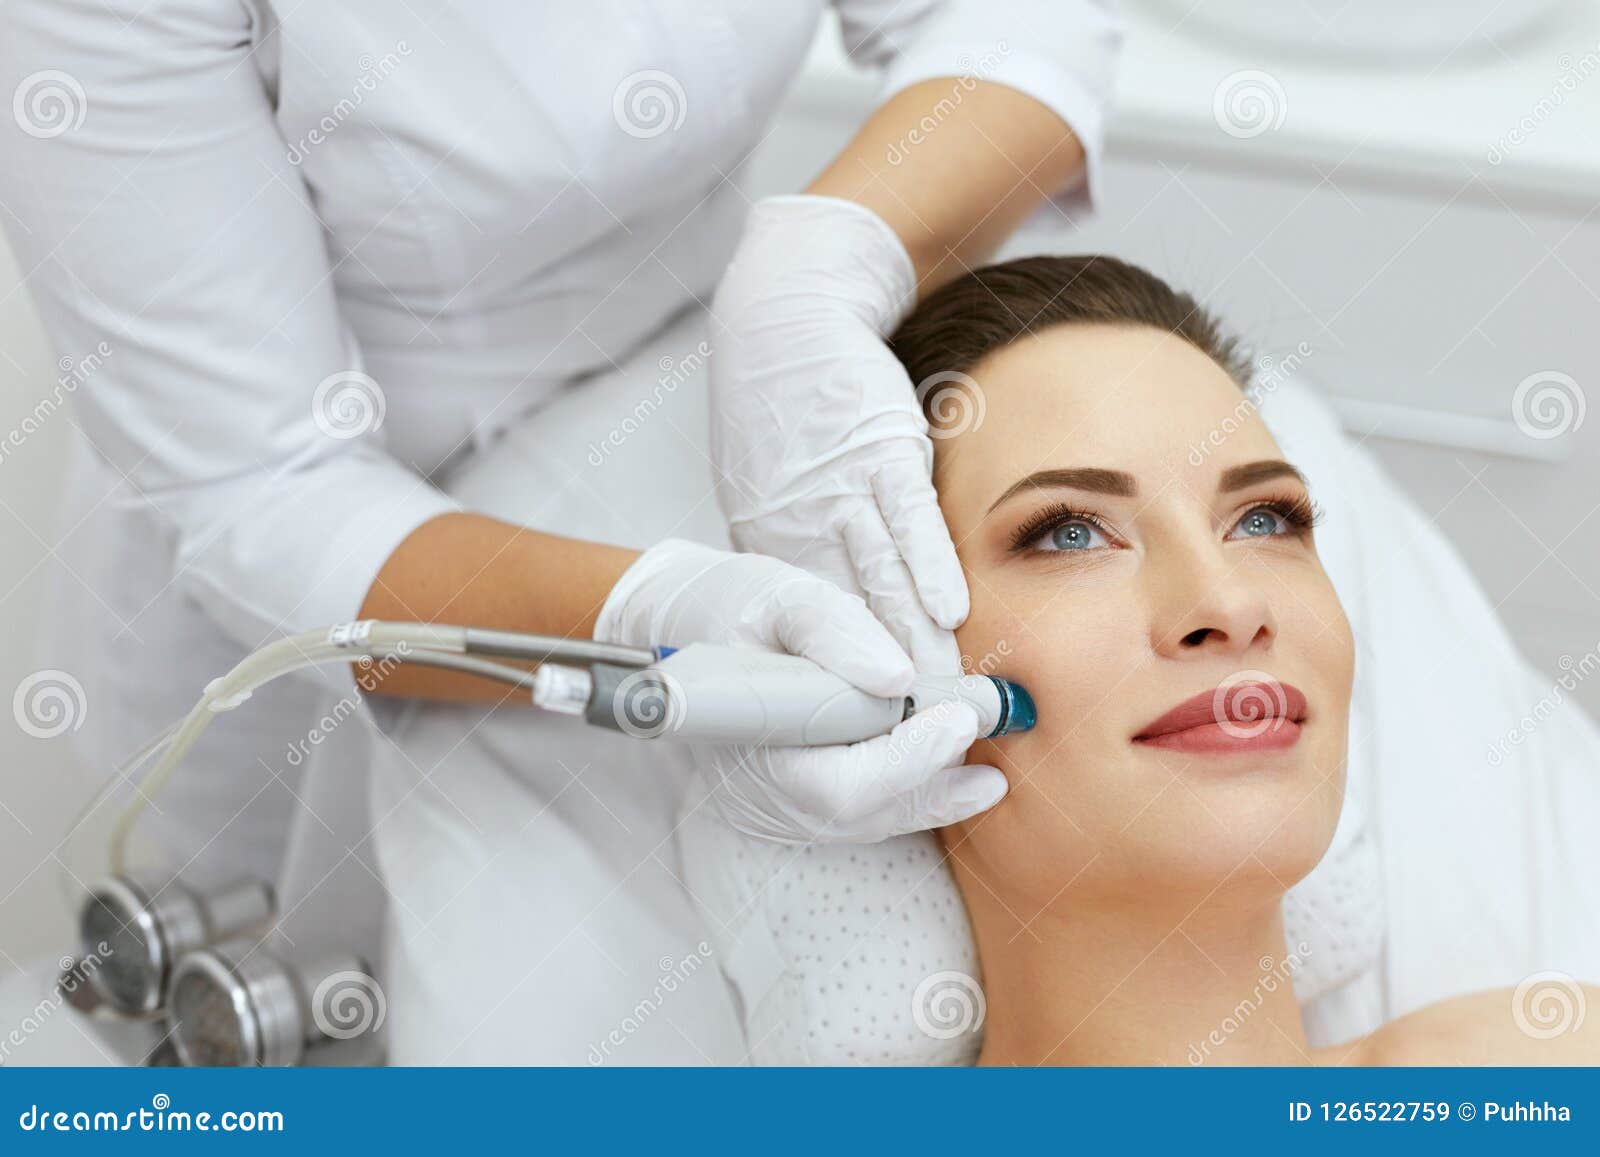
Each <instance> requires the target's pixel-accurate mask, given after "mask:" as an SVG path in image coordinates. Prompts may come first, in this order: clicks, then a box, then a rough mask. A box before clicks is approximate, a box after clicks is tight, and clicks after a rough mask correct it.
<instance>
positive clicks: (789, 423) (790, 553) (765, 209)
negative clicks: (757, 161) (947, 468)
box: [710, 196, 967, 674]
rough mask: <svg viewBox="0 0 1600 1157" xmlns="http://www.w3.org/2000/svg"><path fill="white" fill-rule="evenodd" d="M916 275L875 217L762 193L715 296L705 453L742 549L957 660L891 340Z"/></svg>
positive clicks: (943, 560)
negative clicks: (813, 580)
mask: <svg viewBox="0 0 1600 1157" xmlns="http://www.w3.org/2000/svg"><path fill="white" fill-rule="evenodd" d="M916 292H917V284H916V273H915V270H914V268H913V266H912V263H911V258H910V256H909V255H908V254H907V253H906V250H905V246H904V245H902V244H901V242H900V239H899V238H898V237H896V236H895V234H894V231H893V230H891V229H890V228H889V226H888V225H886V224H885V223H884V222H883V220H882V219H881V218H880V217H878V215H877V214H875V213H873V212H872V211H871V210H870V209H867V208H865V207H863V206H861V205H858V204H856V203H855V202H853V201H845V200H841V199H838V198H835V197H813V196H789V197H769V198H767V199H766V200H764V201H761V202H760V203H758V204H757V205H756V206H755V208H754V209H752V210H751V212H750V217H749V220H748V221H747V223H746V225H745V232H744V237H743V239H742V240H741V241H740V243H739V247H738V249H737V251H736V252H735V253H734V256H733V260H732V262H731V263H730V264H729V266H728V271H727V273H726V274H725V275H724V277H723V280H722V284H721V285H720V286H719V287H718V289H717V293H716V297H715V299H714V300H713V302H712V305H711V314H712V324H713V326H714V327H716V328H715V333H716V337H715V340H714V341H713V343H712V344H713V347H714V351H715V352H714V354H713V356H712V358H711V367H710V383H711V455H712V462H713V464H714V465H715V467H716V471H717V497H718V500H719V502H720V503H721V504H722V509H723V512H724V513H725V514H727V516H728V520H729V522H730V523H731V527H732V534H733V541H734V543H735V545H737V546H738V547H739V549H741V550H749V551H757V552H759V553H762V554H770V555H773V556H775V557H777V558H781V559H784V560H785V561H787V562H792V563H794V564H795V565H796V566H800V567H803V568H804V569H806V570H809V571H811V572H812V573H813V574H819V575H823V576H824V577H826V578H829V579H832V580H833V581H834V582H835V583H837V584H839V585H840V586H842V587H844V588H845V589H846V590H851V591H859V592H860V593H861V594H863V595H864V596H865V598H866V601H867V605H868V606H869V607H871V608H872V610H873V612H874V613H875V614H876V615H877V616H878V618H879V619H881V620H882V621H883V622H884V623H885V624H886V625H887V626H888V627H889V630H890V631H891V632H892V633H893V634H894V636H895V638H896V639H898V640H899V641H900V643H901V645H902V646H904V647H905V648H906V649H907V650H908V651H909V652H910V654H911V657H912V659H913V660H915V662H916V665H917V668H918V669H919V670H922V671H925V672H929V673H938V674H954V673H957V672H958V671H959V670H960V652H959V650H958V649H957V647H956V644H955V639H954V637H953V636H952V635H951V634H950V633H949V632H950V631H951V630H952V629H954V628H955V627H957V626H959V625H960V623H961V621H962V620H963V619H965V618H966V616H967V584H966V579H965V577H964V576H963V575H962V573H961V565H960V563H959V562H958V561H957V560H956V553H955V547H954V546H953V545H952V544H951V541H950V532H949V531H948V530H947V529H946V527H945V524H944V518H943V516H942V515H941V513H940V511H939V505H938V501H937V499H936V498H935V496H934V492H933V485H932V482H931V480H930V470H931V466H932V461H933V445H932V443H931V442H930V441H929V440H928V424H927V420H926V419H925V418H924V417H923V414H922V407H921V405H920V403H919V402H918V399H917V396H916V390H915V387H914V385H913V383H912V382H911V379H910V378H908V377H907V376H906V372H905V369H904V367H902V366H901V365H900V363H899V361H898V360H897V359H896V358H895V356H894V355H893V354H892V353H891V352H890V351H889V348H888V346H887V345H885V344H884V338H885V337H886V336H887V335H888V334H890V333H892V332H893V331H894V328H895V327H896V326H897V325H898V324H899V322H900V320H901V319H902V318H903V317H904V316H905V314H906V313H907V312H908V311H909V310H910V308H911V307H912V305H914V304H915V302H916Z"/></svg>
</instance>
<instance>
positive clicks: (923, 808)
mask: <svg viewBox="0 0 1600 1157" xmlns="http://www.w3.org/2000/svg"><path fill="white" fill-rule="evenodd" d="M1009 789H1010V784H1009V783H1008V781H1007V780H1006V777H1005V773H1004V772H1002V771H1001V770H1000V769H999V768H997V767H990V766H989V765H988V764H982V763H973V764H964V765H962V766H959V767H947V768H945V769H943V770H942V771H938V772H935V773H934V774H933V775H932V776H931V777H929V778H928V780H927V781H926V782H925V783H924V784H923V785H922V786H921V787H919V788H917V789H916V790H914V791H912V792H909V793H907V794H906V795H903V796H901V797H900V799H899V801H897V803H898V806H897V807H896V808H894V809H893V811H892V813H889V812H888V809H886V815H885V820H886V824H885V836H884V838H885V839H887V838H889V837H890V836H903V835H906V834H907V833H909V832H921V831H928V830H930V829H933V828H943V827H949V826H950V825H951V824H958V823H960V822H961V821H962V820H967V819H971V818H972V817H973V816H975V815H980V814H981V813H983V812H986V811H988V810H989V809H990V808H992V807H994V805H995V804H997V803H999V802H1000V801H1001V800H1002V799H1004V798H1005V796H1006V792H1007V791H1008V790H1009Z"/></svg>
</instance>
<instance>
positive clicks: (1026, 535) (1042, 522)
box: [1008, 502, 1113, 553]
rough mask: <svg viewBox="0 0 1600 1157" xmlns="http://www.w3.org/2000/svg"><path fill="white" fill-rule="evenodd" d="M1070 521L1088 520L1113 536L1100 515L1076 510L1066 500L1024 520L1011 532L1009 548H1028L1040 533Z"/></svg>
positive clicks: (1109, 535) (1091, 524)
mask: <svg viewBox="0 0 1600 1157" xmlns="http://www.w3.org/2000/svg"><path fill="white" fill-rule="evenodd" d="M1069 522H1086V523H1088V524H1089V525H1090V526H1092V527H1094V528H1095V529H1096V530H1098V531H1099V532H1100V533H1101V534H1103V535H1105V536H1106V537H1107V538H1111V537H1113V535H1112V533H1111V529H1110V527H1108V526H1106V524H1105V523H1104V522H1102V521H1101V520H1100V518H1099V516H1097V515H1094V514H1090V513H1089V512H1088V511H1086V510H1076V509H1074V508H1073V507H1071V506H1068V505H1067V504H1066V503H1065V502H1052V503H1051V504H1050V505H1049V506H1045V507H1041V508H1040V509H1038V510H1036V511H1034V512H1033V513H1032V514H1030V515H1028V517H1027V518H1025V519H1023V520H1022V524H1021V525H1020V526H1018V527H1017V529H1015V530H1013V531H1012V532H1011V543H1010V546H1009V547H1008V549H1009V550H1012V551H1017V552H1021V551H1024V550H1027V549H1028V547H1030V546H1032V545H1033V544H1034V543H1035V542H1036V541H1038V539H1039V536H1040V535H1042V534H1044V533H1045V532H1046V531H1050V530H1054V529H1055V528H1056V527H1058V526H1065V525H1066V524H1067V523H1069ZM1063 553H1064V552H1063Z"/></svg>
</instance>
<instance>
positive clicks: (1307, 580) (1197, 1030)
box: [893, 257, 1600, 1065]
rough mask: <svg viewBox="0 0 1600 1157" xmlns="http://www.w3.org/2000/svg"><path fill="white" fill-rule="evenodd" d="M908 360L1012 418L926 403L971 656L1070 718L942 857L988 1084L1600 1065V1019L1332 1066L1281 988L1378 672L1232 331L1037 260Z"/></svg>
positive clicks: (1440, 1013) (1414, 1038) (1449, 1032)
mask: <svg viewBox="0 0 1600 1157" xmlns="http://www.w3.org/2000/svg"><path fill="white" fill-rule="evenodd" d="M893 346H894V349H895V351H896V353H897V354H898V355H899V357H900V358H901V360H902V361H904V363H905V364H906V367H907V369H908V371H909V373H910V377H911V380H912V381H914V382H926V381H928V380H929V379H930V378H934V380H936V381H939V382H943V383H952V382H960V381H962V379H961V378H960V377H959V375H967V376H968V378H969V379H970V381H969V382H968V387H967V388H976V389H977V390H978V391H981V394H980V395H979V396H981V398H982V401H983V403H984V405H985V416H984V420H983V421H982V422H981V423H977V422H962V421H961V420H959V419H958V420H957V421H956V422H954V423H948V422H947V423H944V424H943V425H941V421H940V418H941V413H940V409H941V407H940V405H939V404H938V402H937V399H938V398H939V397H940V393H939V391H938V390H934V391H932V392H930V393H929V394H927V396H926V397H925V398H924V402H925V403H931V404H930V406H929V408H930V410H931V411H932V412H930V414H929V419H930V423H931V424H932V427H933V431H934V435H935V466H934V481H935V485H936V488H937V490H938V493H939V498H940V504H941V506H942V507H943V510H944V514H945V518H946V520H947V521H948V523H949V527H950V533H951V536H952V537H953V538H954V540H955V542H956V544H957V547H958V550H959V554H960V557H961V561H962V563H963V565H964V567H965V568H966V571H967V575H968V580H969V585H970V588H971V598H972V611H971V615H970V617H969V618H968V619H967V621H966V623H965V625H963V626H962V627H961V628H960V630H959V631H958V632H957V639H958V641H959V643H960V645H961V649H962V652H963V654H964V655H966V656H968V657H970V658H971V659H972V660H974V661H977V660H978V658H979V657H980V656H984V655H987V654H993V653H995V652H996V650H997V648H998V649H1000V653H1004V654H1007V656H1008V658H1007V660H1006V667H1005V673H1006V674H1007V675H1008V676H1010V677H1013V678H1015V679H1017V680H1018V681H1019V682H1021V683H1022V684H1023V686H1025V687H1027V688H1029V689H1030V690H1031V691H1032V693H1033V695H1034V698H1035V699H1036V700H1037V701H1038V703H1039V720H1040V722H1039V725H1038V727H1037V728H1036V729H1035V730H1034V731H1032V732H1031V733H1029V734H1026V735H1020V736H1012V737H1009V738H1007V739H1006V740H1005V741H1004V743H1003V744H992V743H988V742H979V743H978V744H977V745H976V746H975V747H974V748H973V750H972V752H971V755H970V756H969V758H968V762H970V763H988V764H992V765H993V766H996V767H999V768H1001V769H1002V770H1003V771H1004V772H1005V774H1006V776H1007V778H1008V780H1009V781H1010V791H1009V794H1008V795H1007V796H1006V798H1005V799H1004V800H1002V801H1001V803H1000V804H999V805H998V806H996V807H995V808H993V809H992V810H991V811H989V812H986V813H984V814H981V815H979V816H977V817H975V818H973V819H972V820H969V821H967V822H965V823H961V824H958V825H955V826H952V827H949V828H946V829H944V830H943V831H942V832H941V833H940V834H941V836H942V839H943V842H944V844H945V847H946V849H947V851H948V853H949V858H950V861H951V865H952V867H953V869H954V873H955V877H956V880H957V882H958V883H959V886H960V888H961V892H962V895H963V897H964V898H965V901H966V906H967V909H968V911H969V913H970V916H971V923H972V928H973V932H974V935H975V937H976V941H977V946H978V952H979V956H980V958H981V962H982V969H983V987H984V993H985V996H986V998H987V1002H988V1015H987V1021H986V1038H985V1042H984V1047H983V1052H982V1055H981V1058H980V1063H984V1064H1024V1065H1038V1064H1161V1063H1171V1064H1187V1063H1192V1062H1193V1061H1194V1057H1193V1055H1192V1052H1191V1050H1192V1047H1193V1042H1195V1041H1204V1040H1206V1039H1208V1037H1209V1035H1210V1034H1211V1033H1212V1032H1213V1030H1215V1029H1216V1027H1217V1026H1218V1025H1219V1024H1221V1023H1224V1022H1227V1023H1230V1024H1232V1023H1234V1022H1235V1021H1237V1028H1236V1030H1234V1031H1232V1032H1231V1034H1230V1036H1229V1038H1228V1041H1227V1048H1226V1050H1219V1052H1218V1058H1220V1056H1221V1053H1223V1052H1225V1054H1226V1060H1227V1062H1228V1063H1233V1064H1304V1063H1312V1064H1362V1065H1379V1064H1454V1063H1462V1064H1581V1063H1595V1062H1600V1018H1595V1017H1591V1018H1589V1020H1590V1023H1589V1024H1588V1025H1585V1026H1582V1027H1580V1028H1578V1030H1577V1031H1572V1032H1568V1033H1565V1034H1564V1035H1561V1036H1557V1037H1553V1038H1550V1039H1535V1038H1533V1037H1531V1036H1529V1035H1527V1034H1525V1033H1524V1032H1522V1031H1520V1030H1519V1028H1518V1027H1517V1024H1516V1023H1515V1022H1514V1020H1513V1017H1512V1016H1511V1014H1510V1008H1511V1000H1510V993H1509V991H1505V992H1485V993H1481V994H1478V995H1473V996H1466V997H1461V998H1458V999H1454V1000H1450V1001H1446V1002H1444V1003H1442V1004H1437V1005H1434V1006H1431V1007H1428V1008H1425V1009H1422V1010H1420V1011H1418V1012H1416V1013H1413V1014H1412V1015H1409V1016H1406V1017H1403V1018H1401V1019H1399V1020H1397V1021H1394V1022H1392V1023H1390V1024H1388V1025H1385V1026H1384V1027H1383V1028H1382V1029H1380V1030H1379V1031H1377V1032H1375V1033H1373V1034H1372V1035H1370V1036H1368V1037H1365V1038H1363V1039H1360V1040H1357V1041H1355V1042H1353V1043H1349V1044H1345V1045H1340V1046H1338V1047H1336V1048H1326V1049H1312V1048H1310V1047H1309V1046H1308V1044H1307V1040H1306V1034H1305V1032H1304V1030H1303V1029H1302V1027H1301V1021H1300V1015H1299V1010H1298V1007H1297V1005H1296V1001H1295V997H1294V993H1293V990H1292V988H1291V986H1290V985H1288V984H1279V985H1276V986H1274V990H1273V991H1272V992H1264V991H1263V990H1262V986H1261V985H1260V983H1259V981H1260V970H1261V966H1260V964H1259V962H1260V961H1261V960H1263V959H1270V960H1274V961H1277V960H1283V959H1285V957H1286V951H1285V943H1284V931H1283V923H1282V905H1281V901H1282V899H1283V896H1284V893H1285V892H1286V891H1287V890H1288V888H1289V886H1290V885H1291V884H1293V883H1295V882H1296V881H1297V880H1299V879H1300V878H1301V877H1303V876H1305V875H1306V874H1307V873H1308V872H1309V871H1310V870H1311V868H1312V867H1313V866H1314V865H1315V864H1316V863H1317V861H1318V860H1319V859H1320V858H1321V857H1322V855H1323V853H1324V852H1325V851H1326V850H1327V848H1328V845H1329V842H1330V840H1331V839H1332V837H1333V833H1334V827H1335V823H1336V821H1337V819H1338V816H1339V810H1340V806H1341V802H1342V799H1343V791H1344V760H1345V745H1346V732H1347V728H1348V718H1349V706H1350V688H1351V676H1352V667H1353V648H1352V640H1351V631H1350V625H1349V623H1348V621H1347V620H1346V618H1345V615H1344V612H1343V610H1342V609H1341V607H1340V604H1339V599H1338V596H1337V595H1336V594H1335V593H1334V591H1333V587H1332V585H1331V584H1330V583H1329V580H1328V577H1327V575H1326V574H1325V573H1324V571H1323V568H1322V564H1321V562H1320V561H1319V560H1318V557H1317V548H1316V544H1315V541H1314V536H1313V531H1312V527H1313V525H1314V524H1315V522H1316V521H1317V508H1316V507H1315V505H1314V504H1313V501H1312V496H1311V494H1310V492H1309V491H1308V489H1307V485H1306V481H1305V480H1304V479H1303V478H1302V477H1301V476H1300V475H1299V473H1298V472H1297V471H1296V470H1295V468H1294V466H1293V465H1292V464H1291V463H1288V462H1286V461H1284V460H1283V458H1282V454H1281V453H1280V451H1279V450H1278V447H1277V445H1276V444H1275V443H1274V441H1273V438H1272V436H1271V435H1270V434H1269V433H1268V431H1267V429H1266V427H1265V425H1264V424H1263V423H1262V422H1261V421H1260V419H1259V418H1258V417H1256V416H1255V414H1254V411H1253V408H1247V409H1248V412H1249V415H1250V416H1249V417H1248V419H1247V420H1245V421H1244V422H1243V423H1242V424H1239V423H1238V419H1239V416H1240V414H1241V412H1242V411H1241V406H1240V403H1241V394H1240V391H1241V385H1242V383H1244V382H1245V381H1247V375H1248V371H1249V363H1248V362H1247V361H1246V360H1245V359H1244V358H1243V357H1242V356H1241V355H1240V353H1239V352H1238V351H1237V350H1236V348H1235V345H1234V343H1233V342H1232V341H1231V340H1230V339H1228V338H1227V337H1224V336H1223V335H1222V334H1221V333H1220V331H1219V329H1218V326H1217V325H1216V323H1215V321H1214V320H1213V319H1212V318H1210V317H1208V316H1207V315H1206V313H1205V312H1204V311H1203V310H1201V309H1200V308H1199V307H1198V306H1197V305H1196V303H1195V302H1194V301H1193V300H1192V299H1191V298H1190V297H1188V296H1187V295H1183V294H1179V293H1175V292H1174V291H1173V290H1172V289H1171V288H1170V287H1168V286H1167V285H1166V284H1164V283H1163V282H1162V281H1160V280H1159V279H1158V278H1156V277H1154V276H1153V275H1151V274H1149V273H1147V272H1144V271H1143V270H1140V269H1137V268H1134V267H1132V266H1129V265H1126V264H1124V263H1122V262H1119V261H1116V260H1113V259H1108V258H1104V257H1100V258H1094V257H1088V258H1078V257H1073V258H1065V257H1042V258H1029V259H1026V260H1021V261H1014V262H1010V263H1008V264H1004V265H997V266H993V267H990V268H987V269H983V270H979V271H978V272H976V273H973V274H970V275H968V276H966V277H964V278H962V279H960V280H959V281H956V282H953V283H951V284H949V285H947V286H945V287H944V288H943V289H941V290H940V291H939V292H937V293H935V294H934V295H933V296H931V297H930V298H929V299H928V300H927V301H926V302H924V303H923V304H922V305H921V306H920V307H919V308H918V309H917V310H916V311H915V312H914V313H913V314H912V316H911V317H909V318H908V319H907V320H906V322H905V323H904V324H903V325H902V326H901V328H900V330H899V331H898V333H897V334H896V335H895V337H894V339H893ZM935 375H941V376H939V377H937V378H935ZM949 400H950V398H949V396H948V394H946V395H945V401H946V402H948V401H949ZM975 400H976V399H973V398H969V399H968V401H975ZM952 412H953V411H952ZM944 416H945V417H949V416H950V415H949V414H948V413H947V414H945V415H944ZM1236 425H1238V428H1237V429H1236V430H1234V427H1235V426H1236ZM1221 430H1233V431H1234V432H1232V433H1230V434H1228V435H1227V436H1226V437H1222V438H1220V439H1216V438H1214V437H1213V435H1214V433H1215V432H1217V431H1221ZM1196 445H1209V446H1211V450H1210V452H1209V453H1208V454H1205V455H1199V456H1195V457H1198V458H1199V459H1200V460H1199V464H1198V465H1196V464H1195V461H1194V459H1193V457H1192V449H1191V448H1192V447H1194V446H1196ZM1373 514H1374V516H1377V514H1378V512H1373ZM1002 644H1004V646H1003V647H1002ZM1584 991H1585V995H1586V996H1587V998H1588V999H1589V1000H1590V1001H1592V1002H1594V1003H1595V1004H1596V1006H1597V1007H1600V989H1596V988H1587V989H1585V990H1584ZM1247 998H1248V999H1250V1000H1251V1001H1252V1006H1253V1011H1252V1013H1251V1015H1250V1016H1249V1017H1247V1018H1236V1017H1234V1015H1233V1014H1234V1012H1235V1011H1236V1009H1237V1007H1238V1006H1239V1004H1240V1003H1241V1000H1244V999H1247ZM1257 1000H1259V1001H1260V1003H1259V1005H1256V1004H1255V1003H1254V1002H1255V1001H1257ZM1214 1059H1216V1058H1214Z"/></svg>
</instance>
